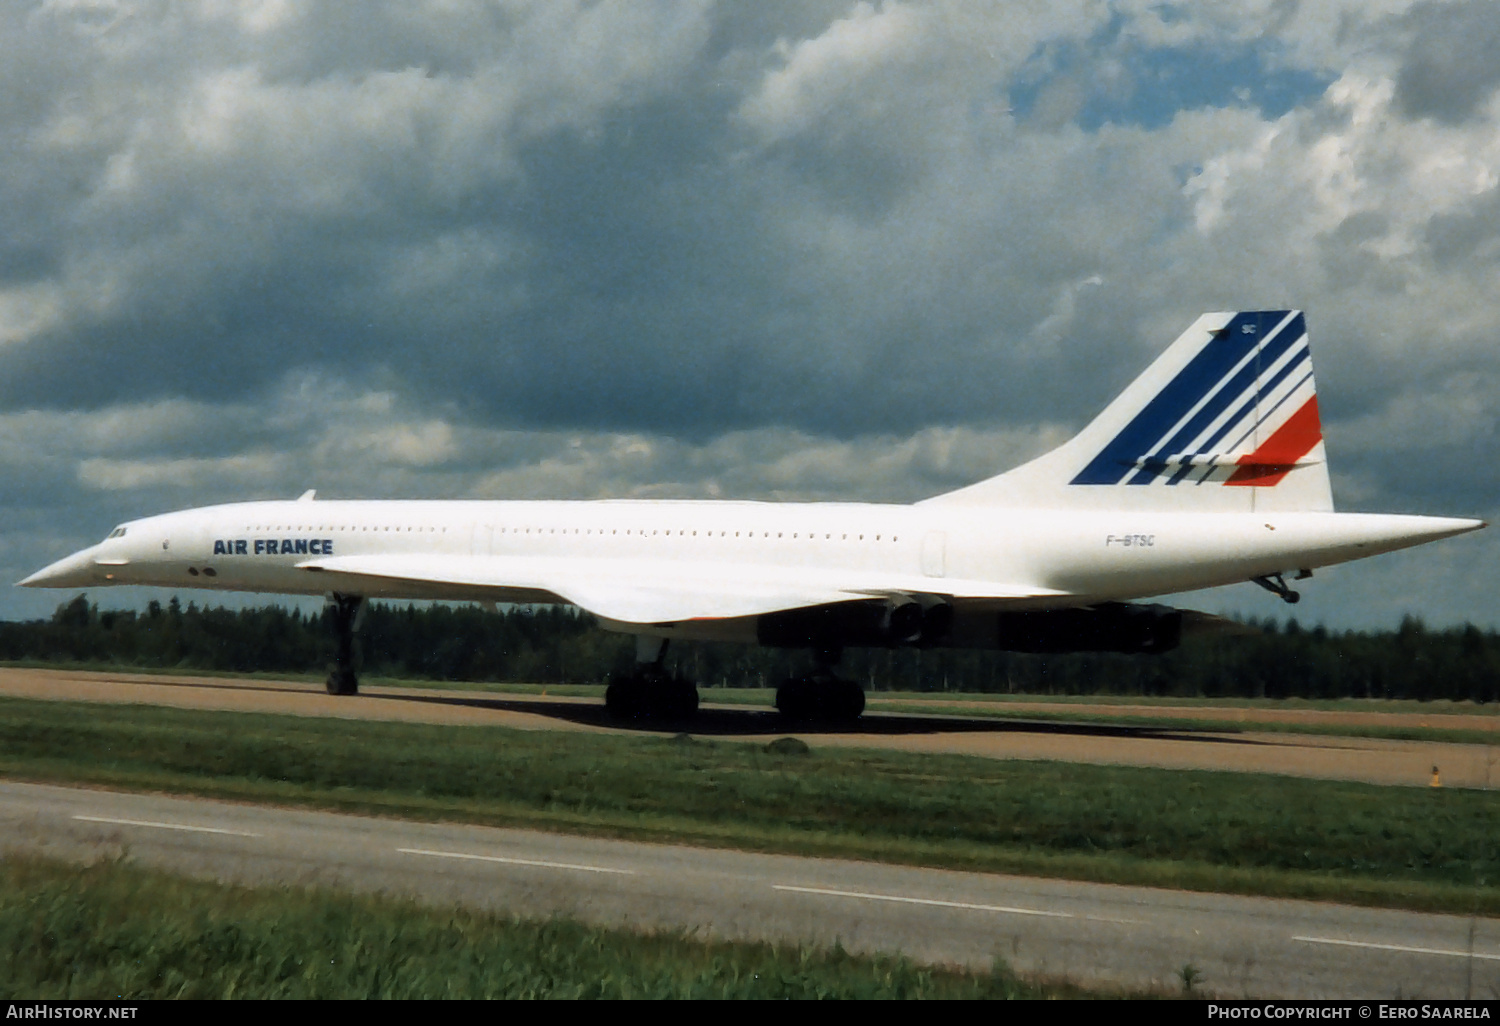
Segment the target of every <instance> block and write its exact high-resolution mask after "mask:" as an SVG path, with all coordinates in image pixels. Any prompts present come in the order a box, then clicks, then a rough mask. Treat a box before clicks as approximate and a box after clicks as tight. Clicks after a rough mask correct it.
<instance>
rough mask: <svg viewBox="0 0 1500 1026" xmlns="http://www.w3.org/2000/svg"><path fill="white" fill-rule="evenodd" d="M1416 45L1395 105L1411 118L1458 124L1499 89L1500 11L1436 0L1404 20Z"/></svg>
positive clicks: (1486, 1)
mask: <svg viewBox="0 0 1500 1026" xmlns="http://www.w3.org/2000/svg"><path fill="white" fill-rule="evenodd" d="M1403 23H1404V27H1405V28H1406V29H1407V30H1408V31H1410V32H1411V34H1412V42H1411V45H1410V48H1409V49H1408V50H1407V52H1406V53H1405V55H1404V57H1403V60H1402V64H1401V71H1400V73H1399V74H1398V75H1397V76H1396V105H1397V107H1398V108H1399V109H1400V110H1402V111H1403V112H1404V113H1406V114H1409V115H1411V116H1412V117H1430V118H1435V119H1437V120H1439V121H1443V122H1447V123H1449V124H1458V123H1460V122H1462V121H1465V120H1467V119H1469V118H1471V117H1473V116H1474V114H1475V112H1476V111H1477V109H1478V108H1479V105H1480V104H1481V103H1483V102H1484V101H1485V100H1487V99H1488V98H1489V97H1490V95H1491V94H1492V93H1493V92H1494V91H1495V87H1496V85H1500V61H1497V60H1496V59H1495V57H1496V54H1497V53H1500V7H1497V6H1496V5H1495V4H1494V3H1492V2H1491V0H1459V2H1456V3H1455V2H1451V0H1434V2H1430V3H1424V4H1420V5H1418V6H1417V7H1416V8H1415V9H1413V10H1412V11H1411V12H1410V13H1408V14H1407V15H1406V17H1405V18H1404V19H1403Z"/></svg>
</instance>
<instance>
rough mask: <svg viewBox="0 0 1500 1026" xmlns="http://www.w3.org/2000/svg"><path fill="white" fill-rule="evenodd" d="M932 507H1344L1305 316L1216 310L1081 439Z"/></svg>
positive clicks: (939, 498) (1200, 320)
mask: <svg viewBox="0 0 1500 1026" xmlns="http://www.w3.org/2000/svg"><path fill="white" fill-rule="evenodd" d="M927 501H928V502H929V503H934V504H965V505H992V506H1044V507H1055V508H1082V509H1122V510H1128V509H1142V510H1145V509H1150V510H1183V511H1195V510H1202V511H1209V510H1212V511H1218V512H1239V511H1244V512H1248V511H1252V510H1266V511H1272V510H1281V511H1292V510H1332V509H1333V493H1332V489H1331V488H1330V486H1329V480H1328V466H1327V463H1326V462H1325V456H1324V451H1323V428H1322V424H1321V422H1320V421H1319V419H1318V399H1317V390H1316V387H1315V385H1314V382H1313V374H1312V357H1311V354H1310V352H1309V350H1308V346H1307V330H1306V327H1305V325H1304V322H1303V318H1302V312H1301V311H1300V310H1267V311H1259V312H1252V313H1211V314H1204V315H1203V316H1202V317H1199V318H1198V320H1197V321H1195V322H1194V323H1193V326H1192V327H1190V328H1188V330H1187V331H1185V332H1183V334H1182V336H1181V337H1180V338H1178V339H1177V341H1176V342H1174V343H1173V344H1172V345H1171V346H1170V347H1169V348H1168V349H1167V351H1166V352H1164V353H1162V355H1161V356H1160V357H1158V358H1157V360H1156V362H1155V363H1153V364H1152V365H1151V366H1150V367H1148V368H1147V369H1146V372H1145V373H1144V374H1142V375H1141V376H1140V377H1138V378H1136V379H1135V381H1134V382H1132V383H1131V385H1130V387H1129V388H1127V389H1125V391H1124V392H1122V393H1121V394H1120V396H1119V398H1117V399H1116V400H1115V401H1114V402H1112V403H1110V404H1109V406H1108V407H1107V408H1106V409H1105V410H1104V412H1103V413H1101V414H1099V416H1098V417H1096V418H1095V419H1094V421H1093V423H1091V424H1090V425H1089V426H1088V427H1086V428H1084V429H1083V431H1082V432H1080V433H1079V434H1078V435H1077V436H1075V437H1074V438H1073V439H1072V440H1071V441H1069V442H1067V443H1065V444H1063V445H1062V446H1060V447H1059V448H1057V449H1054V450H1052V451H1051V452H1049V453H1047V454H1046V455H1044V456H1040V457H1038V458H1037V459H1034V460H1032V461H1031V462H1030V463H1027V464H1024V465H1022V466H1020V467H1017V468H1016V469H1014V470H1012V471H1010V472H1009V473H1005V474H1001V475H1000V476H999V477H993V478H990V479H989V480H988V481H981V482H980V483H979V484H976V485H970V486H969V487H968V488H962V489H959V490H958V491H956V492H949V493H948V494H947V495H939V496H937V497H936V498H932V499H928V500H927Z"/></svg>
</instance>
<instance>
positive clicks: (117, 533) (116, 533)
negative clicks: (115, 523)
mask: <svg viewBox="0 0 1500 1026" xmlns="http://www.w3.org/2000/svg"><path fill="white" fill-rule="evenodd" d="M123 537H125V528H123V527H117V528H115V529H114V530H113V531H111V532H109V536H108V537H106V538H105V539H104V540H105V541H109V539H110V538H123Z"/></svg>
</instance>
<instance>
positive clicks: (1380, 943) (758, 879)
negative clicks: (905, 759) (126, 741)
mask: <svg viewBox="0 0 1500 1026" xmlns="http://www.w3.org/2000/svg"><path fill="white" fill-rule="evenodd" d="M0 847H3V848H4V849H6V850H10V851H27V852H35V853H39V854H45V855H49V856H52V857H56V858H63V859H68V860H73V861H91V860H95V859H98V858H101V857H106V856H112V855H118V854H120V853H122V852H126V853H128V858H129V859H130V860H131V861H133V862H136V863H139V864H143V865H147V866H154V867H159V868H163V869H168V870H172V871H175V872H182V873H187V874H191V875H195V876H201V877H209V878H215V879H220V880H225V881H234V882H239V883H246V884H291V885H320V886H329V887H337V888H340V889H345V890H353V891H364V892H385V893H388V894H393V895H404V896H410V897H414V898H416V899H418V900H420V901H422V902H426V903H432V904H437V905H453V904H461V905H465V906H470V907H477V908H486V909H495V910H501V911H504V912H506V913H510V914H515V915H520V916H549V915H553V914H561V915H566V916H571V917H576V918H578V919H581V920H584V921H587V922H591V923H598V924H604V925H613V926H626V927H630V928H634V929H653V928H656V929H661V928H665V929H674V930H685V931H689V932H694V933H697V934H699V935H702V936H716V937H724V938H739V939H755V940H771V941H780V942H808V943H814V944H820V945H831V944H833V943H834V942H835V941H837V942H839V943H841V944H843V945H844V947H845V948H847V949H850V950H853V951H859V952H876V951H888V952H889V951H899V952H901V953H903V954H905V955H907V956H908V957H911V958H913V959H917V960H919V961H924V962H930V963H943V964H957V965H967V966H973V967H978V968H988V967H989V966H990V964H991V962H992V959H993V958H994V957H995V956H997V955H998V956H1000V957H1003V958H1004V959H1006V960H1007V961H1008V962H1009V963H1010V964H1011V965H1012V966H1013V967H1014V968H1015V969H1017V970H1019V971H1021V972H1024V973H1035V974H1043V975H1050V976H1065V977H1068V978H1070V979H1073V980H1075V981H1078V982H1080V983H1086V984H1093V985H1110V986H1116V987H1131V988H1140V987H1157V988H1164V989H1168V990H1175V989H1178V988H1180V986H1181V982H1180V981H1181V973H1182V970H1183V967H1184V966H1186V965H1191V966H1193V967H1194V968H1195V969H1196V970H1197V971H1198V972H1199V973H1200V977H1199V980H1200V982H1199V983H1198V985H1197V989H1198V990H1199V991H1200V992H1202V993H1206V994H1216V995H1220V996H1226V997H1242V996H1252V997H1284V998H1296V997H1302V998H1320V997H1321V998H1380V997H1406V998H1411V997H1433V998H1444V997H1448V998H1462V997H1465V996H1473V997H1495V996H1496V995H1497V994H1500V921H1495V920H1490V919H1479V918H1474V919H1470V918H1463V917H1456V916H1440V915H1426V914H1420V913H1412V912H1399V911H1389V910H1378V909H1363V908H1351V907H1345V906H1338V905H1329V904H1318V903H1313V902H1298V901H1283V900H1269V899H1256V898H1243V897H1231V896H1223V895H1212V894H1198V893H1185V892H1176V891H1165V890H1153V889H1149V888H1136V887H1116V886H1106V885H1098V884H1082V883H1072V882H1066V881H1053V880H1038V879H1033V878H1023V877H1007V876H996V875H986V874H975V873H959V872H952V871H946V870H931V869H920V868H912V867H905V866H887V865H878V864H872V863H860V862H847V861H838V860H829V859H808V858H797V857H791V856H781V855H762V854H754V853H745V852H734V851H722V850H708V849H694V848H688V847H681V846H671V845H652V844H640V843H633V842H623V841H611V840H600V839H595V838H581V837H570V836H565V835H554V834H545V833H537V832H531V831H521V830H501V829H494V828H488V827H475V826H464V825H450V824H434V823H413V822H405V821H400V820H385V819H371V818H364V817H356V816H344V815H335V814H330V813H322V812H308V811H302V810H287V809H279V808H272V807H264V806H253V805H235V804H228V803H223V802H213V801H206V800H200V799H185V798H170V797H164V796H160V795H138V794H124V793H115V792H107V791H91V790H83V789H74V788H65V787H54V786H48V785H37V784H20V783H11V782H0Z"/></svg>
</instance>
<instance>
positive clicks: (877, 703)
mask: <svg viewBox="0 0 1500 1026" xmlns="http://www.w3.org/2000/svg"><path fill="white" fill-rule="evenodd" d="M868 708H869V709H870V711H871V712H889V713H899V714H903V715H923V716H959V717H965V718H968V717H975V718H984V719H995V720H1005V721H1007V722H1012V723H1025V722H1028V721H1029V722H1040V723H1097V724H1110V725H1112V726H1124V727H1132V728H1134V729H1137V730H1161V731H1194V732H1206V733H1214V734H1243V733H1247V732H1250V733H1257V734H1298V735H1303V736H1310V737H1368V738H1376V739H1379V740H1385V741H1427V742H1434V743H1438V744H1450V745H1500V731H1491V730H1474V729H1465V728H1462V727H1457V728H1455V727H1443V726H1441V725H1439V726H1436V727H1433V726H1426V727H1407V726H1384V725H1381V724H1362V723H1284V722H1276V721H1266V720H1228V719H1214V718H1212V717H1207V716H1204V717H1198V716H1192V717H1187V716H1152V715H1151V714H1150V713H1149V712H1122V713H1109V712H1101V711H1096V710H1090V711H1088V712H1053V711H1052V710H1050V709H1048V710H1032V709H1016V710H1011V709H1007V708H1005V707H1004V706H990V707H979V708H973V707H961V708H955V707H954V706H953V705H944V704H943V703H941V702H931V701H929V702H925V703H924V702H914V703H912V704H905V703H903V704H900V705H897V704H894V703H890V704H887V703H882V702H881V700H880V699H879V698H871V699H870V702H869V706H868ZM1205 711H1211V710H1205ZM1435 719H1437V717H1435Z"/></svg>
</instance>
